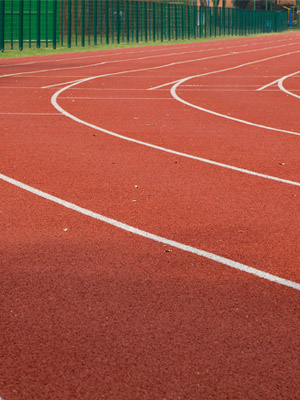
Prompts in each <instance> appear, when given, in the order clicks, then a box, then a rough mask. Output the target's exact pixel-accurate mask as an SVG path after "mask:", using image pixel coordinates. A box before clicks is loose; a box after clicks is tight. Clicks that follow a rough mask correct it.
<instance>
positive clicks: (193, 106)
mask: <svg viewBox="0 0 300 400" xmlns="http://www.w3.org/2000/svg"><path fill="white" fill-rule="evenodd" d="M245 65H247V64H245ZM236 68H237V67H233V68H229V69H226V70H223V71H228V70H230V69H236ZM223 71H216V73H217V72H223ZM204 75H205V74H199V75H193V76H188V77H187V78H183V79H181V80H179V81H178V82H177V83H175V84H174V85H173V86H172V87H171V89H170V92H171V95H172V96H173V98H174V99H175V100H177V101H179V102H180V103H182V104H184V105H186V106H188V107H192V108H195V109H196V110H200V111H204V112H206V113H208V114H212V115H215V116H217V117H221V118H225V119H229V120H231V121H234V122H239V123H241V124H244V125H249V126H254V127H255V128H262V129H266V130H269V131H275V132H282V133H288V134H289V135H295V136H300V132H294V131H289V130H287V129H279V128H273V127H271V126H267V125H262V124H256V123H255V122H250V121H246V120H244V119H240V118H235V117H231V116H229V115H226V114H221V113H218V112H216V111H212V110H209V109H207V108H204V107H200V106H197V105H196V104H193V103H190V102H189V101H186V100H184V99H183V98H182V97H180V96H179V95H178V94H177V92H176V90H177V88H178V87H179V86H180V85H182V84H183V83H184V82H187V81H188V80H190V79H194V78H199V77H201V76H204ZM289 76H290V75H289ZM273 83H274V82H273ZM294 96H295V97H298V96H297V95H294Z"/></svg>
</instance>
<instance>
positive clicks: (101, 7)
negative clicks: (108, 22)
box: [99, 0, 103, 44]
mask: <svg viewBox="0 0 300 400" xmlns="http://www.w3.org/2000/svg"><path fill="white" fill-rule="evenodd" d="M99 7H100V8H99V20H100V43H101V44H102V41H103V39H102V37H103V0H100V6H99Z"/></svg>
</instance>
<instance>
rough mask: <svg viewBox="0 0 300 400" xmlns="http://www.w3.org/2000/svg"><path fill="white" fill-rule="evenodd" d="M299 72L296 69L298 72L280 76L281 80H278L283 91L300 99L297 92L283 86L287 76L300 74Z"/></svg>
mask: <svg viewBox="0 0 300 400" xmlns="http://www.w3.org/2000/svg"><path fill="white" fill-rule="evenodd" d="M299 73H300V71H296V72H294V73H292V74H289V75H286V76H283V77H282V78H280V79H279V81H278V87H279V89H280V90H282V91H283V92H285V93H287V94H288V95H290V96H293V97H296V98H297V99H300V96H298V95H297V94H295V93H293V92H290V91H289V90H287V89H286V88H285V87H284V86H283V82H284V81H285V80H286V79H287V78H290V77H291V76H294V75H296V74H299Z"/></svg>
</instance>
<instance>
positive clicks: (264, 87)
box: [256, 79, 279, 92]
mask: <svg viewBox="0 0 300 400" xmlns="http://www.w3.org/2000/svg"><path fill="white" fill-rule="evenodd" d="M278 81H279V79H276V81H273V82H271V83H267V84H266V85H264V86H261V87H260V88H259V89H256V91H257V92H260V91H261V90H264V89H266V88H267V87H270V86H272V85H274V84H275V83H277V82H278Z"/></svg>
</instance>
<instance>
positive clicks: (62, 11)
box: [60, 0, 64, 46]
mask: <svg viewBox="0 0 300 400" xmlns="http://www.w3.org/2000/svg"><path fill="white" fill-rule="evenodd" d="M60 12H61V16H60V45H61V46H63V45H64V0H61V2H60Z"/></svg>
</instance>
